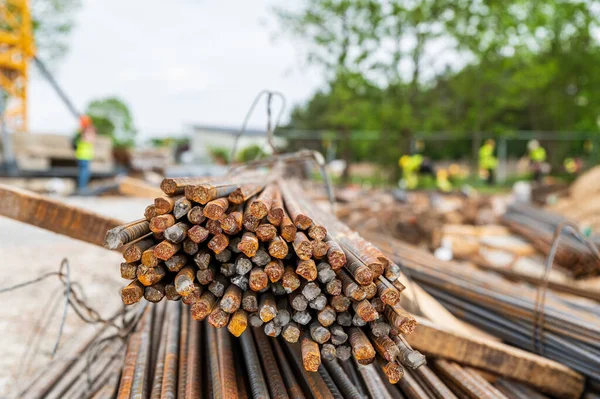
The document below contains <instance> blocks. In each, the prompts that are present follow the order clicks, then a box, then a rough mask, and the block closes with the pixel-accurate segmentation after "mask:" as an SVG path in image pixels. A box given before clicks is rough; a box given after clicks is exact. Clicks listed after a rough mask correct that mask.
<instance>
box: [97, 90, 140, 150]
mask: <svg viewBox="0 0 600 399" xmlns="http://www.w3.org/2000/svg"><path fill="white" fill-rule="evenodd" d="M85 113H86V115H89V117H90V118H91V119H92V122H93V123H94V126H95V127H96V129H97V131H98V134H101V135H104V136H109V137H111V138H112V141H113V145H114V146H115V147H125V148H129V147H133V146H134V145H135V135H136V133H137V130H136V129H135V127H134V125H133V119H132V116H131V112H130V111H129V107H128V106H127V104H125V102H123V101H122V100H121V99H119V98H117V97H106V98H102V99H98V100H93V101H91V102H90V103H89V104H88V106H87V108H86V111H85Z"/></svg>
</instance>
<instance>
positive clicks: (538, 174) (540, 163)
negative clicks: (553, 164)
mask: <svg viewBox="0 0 600 399" xmlns="http://www.w3.org/2000/svg"><path fill="white" fill-rule="evenodd" d="M527 150H528V151H529V165H530V168H531V170H532V172H533V180H534V181H535V182H537V183H540V182H541V181H542V177H543V176H544V173H543V169H544V162H546V150H545V149H544V147H542V146H541V145H540V142H539V141H537V140H530V141H529V143H527Z"/></svg>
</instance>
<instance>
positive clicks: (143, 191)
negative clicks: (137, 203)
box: [119, 177, 165, 199]
mask: <svg viewBox="0 0 600 399" xmlns="http://www.w3.org/2000/svg"><path fill="white" fill-rule="evenodd" d="M119 192H120V193H121V194H123V195H129V196H131V197H140V198H152V199H154V198H157V197H164V196H165V193H163V192H162V190H161V189H160V188H159V187H156V186H153V185H152V184H150V183H146V182H145V181H144V180H141V179H136V178H134V177H123V178H122V179H121V180H119Z"/></svg>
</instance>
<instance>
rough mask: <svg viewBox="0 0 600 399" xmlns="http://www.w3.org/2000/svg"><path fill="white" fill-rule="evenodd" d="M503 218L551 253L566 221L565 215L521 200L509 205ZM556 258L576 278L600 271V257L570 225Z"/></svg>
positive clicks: (514, 229) (563, 234) (596, 273)
mask: <svg viewBox="0 0 600 399" xmlns="http://www.w3.org/2000/svg"><path fill="white" fill-rule="evenodd" d="M502 219H503V222H504V223H505V224H506V225H507V226H508V227H509V228H510V229H512V230H513V231H515V232H516V233H518V234H520V235H522V236H523V237H525V238H526V239H528V240H529V241H531V243H532V244H533V245H534V246H535V247H536V248H537V249H538V250H540V251H541V252H543V253H544V254H545V255H548V254H549V253H550V249H551V248H552V242H553V240H554V233H555V231H556V229H557V227H558V226H559V225H561V224H562V223H565V222H567V220H566V219H565V218H563V217H562V216H559V215H555V214H552V213H550V212H547V211H545V210H543V209H539V208H536V207H533V206H531V205H527V204H521V203H515V204H512V205H510V206H509V207H508V209H507V210H506V213H505V214H504V215H503V217H502ZM555 260H556V262H557V263H558V264H559V265H560V266H562V267H563V268H565V269H566V270H567V271H569V272H570V273H572V275H573V277H575V278H585V277H590V276H596V275H598V274H600V259H599V258H598V257H597V256H596V255H595V254H594V253H593V252H592V251H591V250H590V249H589V248H588V247H587V246H586V245H585V243H583V242H582V241H581V240H580V239H579V238H578V237H577V236H576V235H574V234H573V232H572V231H570V230H569V229H564V230H563V232H562V236H561V238H560V243H559V246H558V248H557V251H556V256H555Z"/></svg>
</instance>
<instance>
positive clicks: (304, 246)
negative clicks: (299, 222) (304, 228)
mask: <svg viewBox="0 0 600 399" xmlns="http://www.w3.org/2000/svg"><path fill="white" fill-rule="evenodd" d="M293 247H294V252H296V255H297V256H298V258H300V259H302V260H308V259H310V258H311V257H312V245H311V243H310V240H309V239H308V238H307V237H306V235H305V234H304V233H303V232H301V231H299V232H297V233H296V237H295V238H294V242H293Z"/></svg>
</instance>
